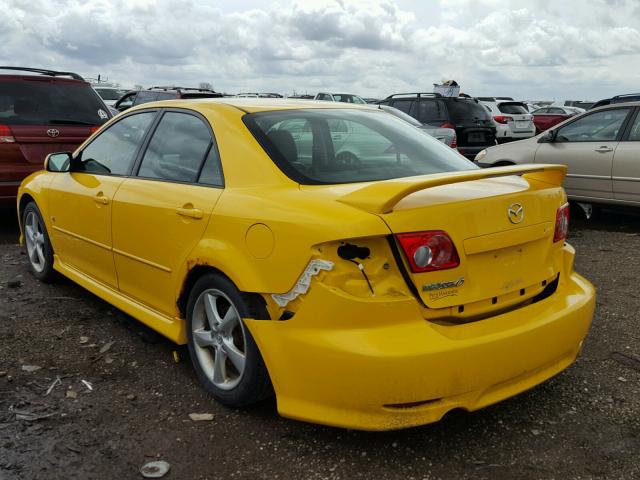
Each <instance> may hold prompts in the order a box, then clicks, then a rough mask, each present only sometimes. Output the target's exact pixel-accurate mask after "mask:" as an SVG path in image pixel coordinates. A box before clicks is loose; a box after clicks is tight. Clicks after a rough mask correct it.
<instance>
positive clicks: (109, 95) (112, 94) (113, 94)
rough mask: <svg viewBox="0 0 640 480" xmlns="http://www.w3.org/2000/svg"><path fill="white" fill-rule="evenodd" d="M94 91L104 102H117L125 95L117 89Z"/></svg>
mask: <svg viewBox="0 0 640 480" xmlns="http://www.w3.org/2000/svg"><path fill="white" fill-rule="evenodd" d="M95 90H96V92H98V94H99V95H100V96H101V97H102V98H103V99H104V100H118V99H119V98H120V97H121V96H123V95H124V94H125V93H127V91H126V90H118V89H117V88H96V89H95Z"/></svg>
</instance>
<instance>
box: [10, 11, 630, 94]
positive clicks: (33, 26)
mask: <svg viewBox="0 0 640 480" xmlns="http://www.w3.org/2000/svg"><path fill="white" fill-rule="evenodd" d="M0 11H2V12H3V20H2V22H1V23H0V44H2V45H3V49H2V51H1V52H0V63H2V64H20V65H29V66H40V67H48V68H58V69H69V70H74V71H78V72H79V73H81V74H84V75H86V76H97V74H98V73H100V74H102V75H103V76H108V77H109V78H110V79H112V80H115V81H119V82H120V83H123V84H125V85H132V84H134V83H140V84H144V85H147V86H149V85H152V84H153V85H157V84H168V83H169V84H171V83H173V84H183V85H196V84H197V83H199V82H200V81H209V82H211V83H213V85H214V86H215V87H216V88H217V89H219V90H225V91H229V92H235V91H247V90H263V91H280V92H282V93H291V91H292V90H293V89H296V90H298V91H302V92H304V91H308V92H311V93H315V91H317V90H319V89H330V90H342V91H350V92H354V93H360V94H363V95H377V96H383V95H387V94H389V93H393V92H394V91H398V90H416V89H420V90H427V91H430V89H431V84H432V83H433V82H437V81H439V80H441V79H442V78H451V77H453V78H455V79H456V80H458V81H459V82H460V83H461V84H462V86H463V90H465V91H467V92H469V93H472V94H478V95H481V94H505V95H513V96H517V97H524V98H531V97H538V98H540V97H546V98H558V99H560V98H567V97H573V96H575V95H579V96H581V97H590V98H593V99H597V98H601V97H605V96H607V95H611V94H615V93H622V92H625V91H632V90H633V91H635V90H637V89H638V87H636V86H635V85H638V81H639V78H638V77H639V74H637V73H635V72H637V71H638V68H637V67H638V66H639V63H640V61H639V57H638V53H637V51H638V49H637V45H639V44H640V30H639V29H638V27H637V25H638V19H640V14H639V13H638V8H637V7H636V4H635V2H633V1H628V2H625V1H624V0H591V1H589V2H583V1H578V0H572V1H564V2H554V1H551V0H542V1H525V0H512V1H510V2H509V7H508V8H506V7H505V2H504V1H496V0H473V1H471V0H443V1H441V2H440V3H439V4H433V3H429V5H426V4H425V3H424V2H417V1H415V2H411V1H409V0H374V1H348V2H347V1H346V0H320V1H310V0H302V1H297V2H294V3H291V4H289V3H287V4H282V5H277V4H271V6H270V7H264V6H263V4H262V3H261V2H252V1H246V0H245V1H240V2H239V3H238V7H237V9H234V8H231V7H230V6H229V4H225V5H224V6H223V7H214V6H211V5H210V4H208V3H206V2H198V1H195V0H136V1H133V2H132V1H124V0H117V1H108V0H95V1H80V0H66V1H65V0H57V1H47V0H0Z"/></svg>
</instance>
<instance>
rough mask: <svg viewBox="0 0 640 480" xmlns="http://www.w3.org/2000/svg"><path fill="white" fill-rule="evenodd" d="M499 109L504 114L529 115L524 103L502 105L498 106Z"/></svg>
mask: <svg viewBox="0 0 640 480" xmlns="http://www.w3.org/2000/svg"><path fill="white" fill-rule="evenodd" d="M498 109H499V110H500V112H502V113H513V114H516V115H517V114H522V113H529V112H528V111H527V109H526V107H525V106H524V105H523V104H522V103H501V104H499V105H498Z"/></svg>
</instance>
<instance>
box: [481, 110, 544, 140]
mask: <svg viewBox="0 0 640 480" xmlns="http://www.w3.org/2000/svg"><path fill="white" fill-rule="evenodd" d="M480 103H481V104H482V105H484V106H485V107H486V108H487V110H489V111H490V112H491V116H492V117H493V121H494V123H495V124H496V130H497V131H496V140H498V143H504V142H508V141H511V140H522V139H523V138H531V137H533V136H534V135H535V134H536V126H535V125H534V124H533V115H531V114H530V113H529V112H528V111H527V107H526V106H525V105H524V103H522V102H514V101H506V102H503V101H496V102H488V101H482V100H481V101H480Z"/></svg>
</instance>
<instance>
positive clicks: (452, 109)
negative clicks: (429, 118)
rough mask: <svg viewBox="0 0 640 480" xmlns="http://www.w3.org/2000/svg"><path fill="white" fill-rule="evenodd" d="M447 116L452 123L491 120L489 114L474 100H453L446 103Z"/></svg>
mask: <svg viewBox="0 0 640 480" xmlns="http://www.w3.org/2000/svg"><path fill="white" fill-rule="evenodd" d="M447 107H449V115H451V120H452V121H453V123H465V122H467V121H469V120H491V114H490V113H489V111H488V110H487V109H486V108H484V106H482V104H481V103H477V102H476V101H475V100H462V99H455V100H452V101H450V102H447Z"/></svg>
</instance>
